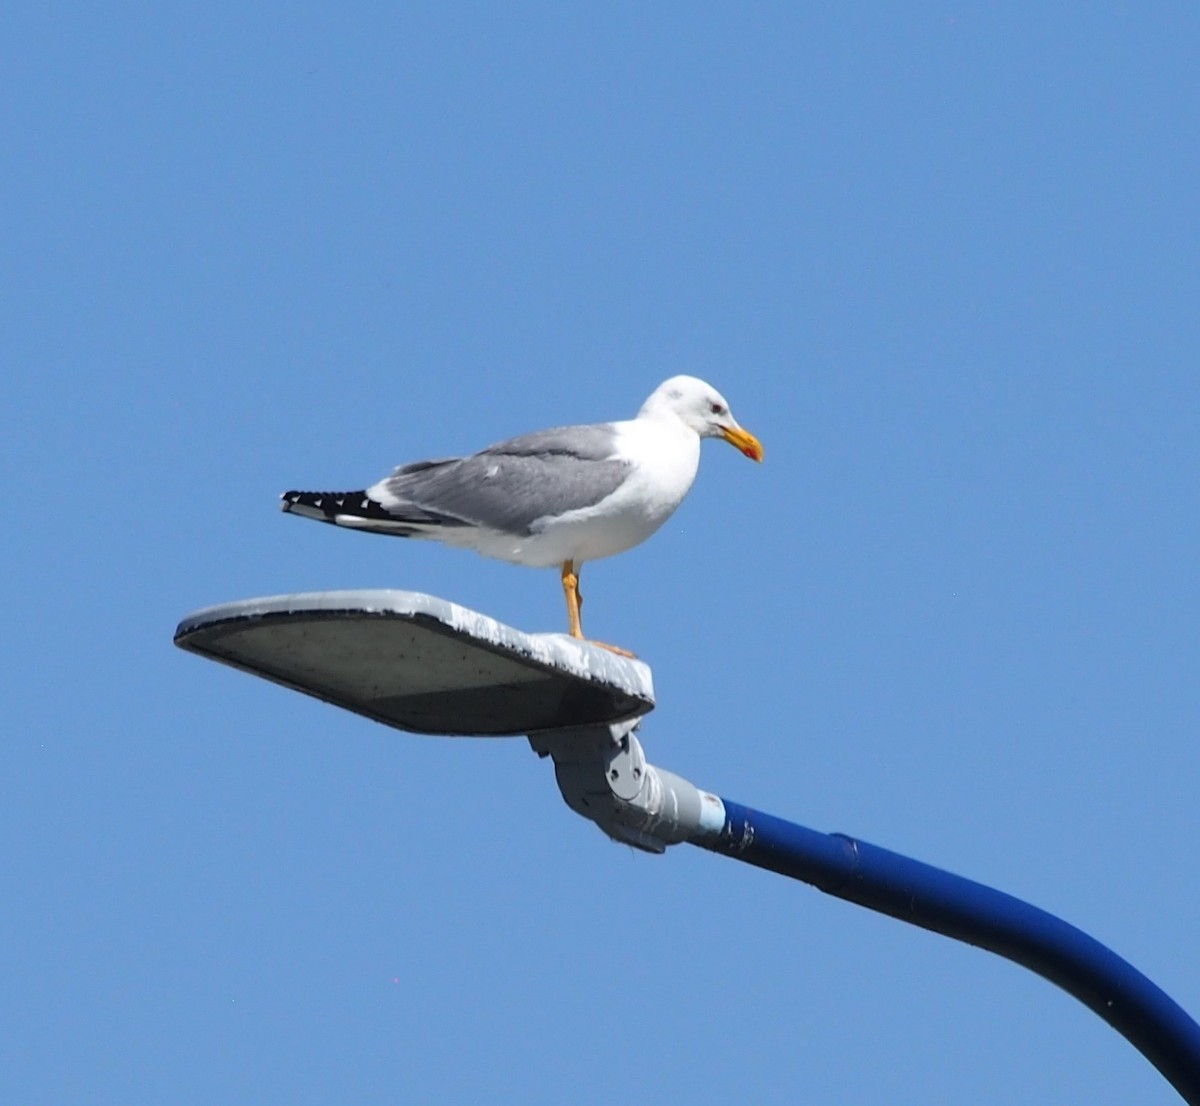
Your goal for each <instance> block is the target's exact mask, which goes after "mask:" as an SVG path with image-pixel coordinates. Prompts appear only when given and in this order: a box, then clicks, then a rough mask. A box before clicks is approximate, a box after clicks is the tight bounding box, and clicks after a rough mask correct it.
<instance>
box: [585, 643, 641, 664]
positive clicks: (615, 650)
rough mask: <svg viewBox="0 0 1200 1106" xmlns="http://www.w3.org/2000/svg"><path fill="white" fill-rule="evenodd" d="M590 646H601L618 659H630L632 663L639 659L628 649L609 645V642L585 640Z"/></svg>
mask: <svg viewBox="0 0 1200 1106" xmlns="http://www.w3.org/2000/svg"><path fill="white" fill-rule="evenodd" d="M584 641H586V642H587V643H588V644H589V645H599V646H600V648H601V649H607V650H608V651H609V652H610V653H616V654H617V656H618V657H628V658H629V659H630V660H631V661H635V660H637V659H638V655H637V654H636V653H631V652H630V651H629V650H628V649H622V648H621V647H620V646H619V645H609V644H608V642H607V641H592V639H591V638H584Z"/></svg>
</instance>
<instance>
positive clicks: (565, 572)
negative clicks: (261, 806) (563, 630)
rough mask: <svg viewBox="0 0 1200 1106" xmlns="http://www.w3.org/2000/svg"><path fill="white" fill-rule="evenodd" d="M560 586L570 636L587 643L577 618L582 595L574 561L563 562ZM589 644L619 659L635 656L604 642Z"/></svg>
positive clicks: (580, 608)
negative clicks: (563, 596) (569, 626)
mask: <svg viewBox="0 0 1200 1106" xmlns="http://www.w3.org/2000/svg"><path fill="white" fill-rule="evenodd" d="M562 586H563V594H564V595H565V596H566V597H567V618H568V620H569V621H570V623H571V636H572V637H577V638H580V639H582V640H584V641H589V640H590V639H588V638H584V636H583V621H582V619H581V618H580V617H579V612H580V611H582V610H583V595H582V594H581V592H580V591H579V570H578V569H577V568H576V567H575V562H574V561H563V566H562ZM591 644H592V645H599V646H600V648H601V649H607V650H608V651H609V652H610V653H616V654H617V656H619V657H636V656H637V654H636V653H631V652H630V651H629V650H628V649H622V648H621V647H620V646H619V645H609V644H608V642H606V641H592V642H591Z"/></svg>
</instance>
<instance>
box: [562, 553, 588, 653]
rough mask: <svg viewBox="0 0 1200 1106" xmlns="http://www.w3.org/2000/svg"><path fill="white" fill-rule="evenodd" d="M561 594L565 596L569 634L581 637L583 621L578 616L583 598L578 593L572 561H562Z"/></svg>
mask: <svg viewBox="0 0 1200 1106" xmlns="http://www.w3.org/2000/svg"><path fill="white" fill-rule="evenodd" d="M562 586H563V594H564V595H565V596H566V597H567V620H568V621H569V622H570V624H571V636H572V637H579V638H581V637H583V623H582V622H581V621H580V618H579V611H580V608H581V607H582V606H583V599H582V597H581V596H580V594H579V574H578V573H577V572H576V571H575V562H574V561H563V566H562Z"/></svg>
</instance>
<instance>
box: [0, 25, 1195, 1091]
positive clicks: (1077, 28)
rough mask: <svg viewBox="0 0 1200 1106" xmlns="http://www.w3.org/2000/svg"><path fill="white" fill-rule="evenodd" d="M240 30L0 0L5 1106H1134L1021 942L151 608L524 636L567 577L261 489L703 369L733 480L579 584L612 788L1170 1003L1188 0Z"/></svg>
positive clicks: (725, 470)
mask: <svg viewBox="0 0 1200 1106" xmlns="http://www.w3.org/2000/svg"><path fill="white" fill-rule="evenodd" d="M247 7H248V6H247V5H244V4H230V3H213V4H202V5H146V4H129V3H109V4H30V3H15V4H9V5H6V6H5V8H4V11H3V13H0V66H2V68H0V72H2V74H3V76H2V80H3V96H0V139H2V146H3V150H4V172H3V173H2V174H0V222H2V228H3V229H2V236H0V242H2V246H0V249H2V256H3V271H2V276H0V280H2V281H3V285H4V287H3V295H2V296H0V304H2V306H0V311H2V312H3V322H2V325H0V356H2V363H3V373H2V375H0V393H2V397H0V401H2V408H0V410H2V412H3V426H4V430H3V434H0V457H3V472H4V475H5V480H6V485H7V489H8V492H7V507H8V512H7V521H6V522H5V524H4V534H5V539H4V541H3V543H2V544H0V558H2V559H3V569H4V571H3V573H2V582H0V587H2V588H3V608H4V614H5V617H4V629H3V633H2V638H0V640H2V641H3V647H4V663H3V665H2V666H0V679H2V680H3V684H4V696H3V702H4V722H3V731H4V738H3V742H2V744H0V749H2V751H3V768H2V770H0V871H2V873H3V885H4V893H3V895H2V896H0V979H2V981H3V982H2V986H0V1098H2V1099H3V1101H5V1102H6V1103H14V1104H21V1106H33V1104H37V1106H43V1104H45V1106H62V1104H64V1103H87V1104H93V1103H95V1104H119V1106H133V1104H137V1106H140V1104H143V1103H145V1104H150V1103H153V1104H155V1106H157V1104H159V1103H181V1104H187V1106H192V1104H197V1106H199V1104H205V1106H207V1104H210V1103H215V1102H220V1103H232V1104H240V1103H245V1104H254V1106H275V1104H285V1103H286V1104H289V1106H291V1104H296V1103H301V1104H303V1103H314V1104H315V1103H321V1104H328V1103H353V1104H355V1106H361V1104H371V1103H397V1102H414V1103H415V1102H439V1103H454V1104H457V1103H464V1104H465V1103H476V1102H481V1101H499V1102H505V1103H508V1102H511V1103H521V1104H542V1103H545V1104H552V1103H555V1104H556V1103H561V1102H567V1101H569V1102H573V1103H579V1104H583V1106H589V1104H593V1103H607V1102H612V1101H635V1100H636V1101H639V1102H673V1101H686V1102H688V1103H691V1104H695V1106H705V1104H717V1103H720V1104H725V1103H728V1102H730V1101H753V1102H757V1103H763V1104H766V1106H774V1104H777V1103H779V1104H782V1103H789V1104H790V1103H795V1102H814V1103H847V1104H850V1103H853V1104H857V1103H867V1102H886V1103H890V1104H893V1106H895V1104H920V1106H926V1104H929V1103H963V1102H970V1103H973V1104H976V1106H990V1104H999V1103H1013V1102H1020V1103H1023V1104H1032V1103H1036V1104H1042V1103H1074V1102H1087V1103H1089V1104H1093V1106H1094V1104H1104V1103H1113V1104H1116V1103H1121V1104H1127V1103H1131V1102H1137V1103H1139V1104H1142V1106H1155V1104H1167V1103H1171V1102H1174V1101H1176V1099H1175V1096H1174V1094H1173V1092H1172V1091H1171V1090H1170V1089H1169V1087H1168V1086H1167V1084H1166V1083H1165V1082H1164V1081H1162V1079H1161V1078H1160V1077H1159V1076H1158V1075H1157V1073H1156V1072H1154V1071H1153V1069H1151V1068H1150V1066H1149V1065H1148V1064H1147V1063H1146V1062H1145V1061H1144V1060H1142V1058H1141V1057H1140V1056H1139V1055H1138V1054H1137V1053H1135V1052H1134V1051H1133V1050H1132V1048H1130V1047H1129V1046H1128V1045H1126V1044H1125V1043H1124V1041H1122V1040H1121V1039H1120V1038H1119V1037H1118V1036H1117V1035H1116V1034H1115V1033H1114V1032H1113V1031H1111V1030H1110V1029H1109V1028H1108V1027H1107V1026H1105V1025H1104V1024H1103V1023H1101V1022H1100V1021H1099V1020H1097V1019H1096V1018H1095V1017H1094V1016H1093V1015H1092V1014H1090V1013H1089V1012H1087V1011H1086V1010H1084V1009H1083V1007H1081V1006H1079V1005H1078V1004H1076V1003H1075V1002H1074V1001H1073V1000H1071V999H1069V998H1068V997H1067V996H1065V995H1064V994H1062V993H1060V992H1058V991H1056V990H1055V989H1054V988H1052V987H1051V986H1050V985H1049V984H1047V983H1044V982H1043V981H1041V980H1040V979H1037V978H1036V977H1033V976H1031V975H1028V974H1027V973H1025V972H1023V971H1022V970H1020V969H1018V968H1016V967H1014V966H1012V965H1009V964H1007V963H1006V962H1003V961H1000V960H997V959H995V958H993V957H990V956H988V955H986V954H984V953H981V952H978V951H976V950H974V949H970V948H967V947H965V946H960V945H955V944H953V943H951V942H949V941H947V940H945V939H942V938H938V937H934V936H932V935H929V934H926V933H924V932H921V931H918V930H913V929H910V928H908V927H905V926H903V925H901V924H900V923H898V922H895V921H892V920H890V919H887V918H882V917H879V916H876V915H872V914H870V913H868V912H866V911H863V910H861V909H858V908H856V907H852V906H849V905H847V904H844V903H841V902H838V901H836V900H832V899H828V898H825V897H823V896H822V895H820V894H819V893H818V892H816V891H813V890H811V889H809V888H806V887H803V886H802V885H800V884H795V883H789V882H787V881H785V880H782V879H780V878H777V877H773V876H769V875H767V874H765V873H762V872H758V871H755V870H752V869H750V868H747V867H745V866H742V865H737V864H734V863H731V862H729V861H725V860H722V859H719V858H716V857H712V856H709V855H707V854H704V853H702V852H700V851H699V850H694V849H689V848H687V847H683V848H679V849H676V850H674V851H672V852H671V853H669V854H668V855H667V856H665V857H662V858H653V857H648V856H643V855H640V854H634V853H632V852H631V851H630V850H628V849H625V848H622V847H619V846H616V845H613V844H611V843H609V842H608V841H606V840H605V839H603V838H602V837H601V836H600V834H599V833H598V832H596V830H595V829H594V828H592V827H591V826H589V825H588V824H587V823H585V822H583V821H581V820H580V819H578V818H577V817H575V816H574V815H573V814H571V812H570V811H569V810H568V809H567V808H566V807H565V806H564V805H563V804H562V801H561V799H560V798H559V796H558V794H557V791H556V789H555V786H554V783H553V778H552V774H551V771H550V768H549V766H548V765H547V764H546V763H544V762H541V761H538V760H537V759H536V758H535V757H534V756H533V755H532V753H531V752H530V751H529V749H528V747H527V745H526V744H525V743H524V742H523V741H521V740H513V741H492V742H487V741H477V740H461V741H448V740H436V739H429V738H415V737H407V736H405V735H402V734H398V733H395V732H393V731H390V730H387V729H385V728H383V727H381V726H375V725H372V724H370V723H367V722H365V721H363V720H361V719H358V718H356V717H354V716H351V715H346V714H342V713H340V712H338V711H336V710H334V709H332V708H329V707H326V706H324V705H322V704H319V703H316V702H313V701H311V700H308V699H305V698H303V697H301V696H298V695H294V694H291V693H288V692H285V691H283V690H281V689H279V688H276V687H273V686H271V685H268V684H266V683H263V682H261V681H257V680H254V679H251V678H250V677H248V676H245V675H242V674H239V673H236V672H233V671H231V670H228V669H224V668H221V667H219V666H217V665H213V664H208V663H205V662H203V661H201V660H199V659H197V658H195V657H192V656H188V655H185V654H183V653H181V652H179V651H178V650H176V649H174V648H173V647H172V645H171V635H172V632H173V630H174V627H175V624H176V622H177V621H178V620H179V619H180V618H181V617H182V616H183V615H185V614H187V613H188V612H190V611H192V610H194V609H196V608H198V607H201V606H206V605H208V604H212V603H219V602H224V601H228V600H234V599H241V598H247V597H252V596H257V595H271V594H277V593H281V592H291V591H307V590H319V589H328V588H341V587H399V588H408V589H412V590H416V591H425V592H431V593H434V594H436V595H440V596H444V597H447V598H451V599H454V600H457V601H459V602H461V603H464V604H466V605H468V606H471V607H475V608H477V609H480V610H484V611H487V612H488V613H490V614H493V615H494V616H496V617H498V618H500V619H501V620H503V621H506V622H508V623H510V624H512V625H514V626H518V627H520V628H523V629H528V630H544V629H561V628H563V626H564V611H563V609H562V599H561V593H560V590H559V585H558V581H557V579H556V578H555V576H554V574H553V573H552V572H538V571H533V570H529V569H521V568H516V567H512V566H508V565H504V564H500V563H492V562H487V561H484V560H483V559H481V558H478V557H475V556H473V555H471V554H469V553H465V552H455V551H448V550H443V549H440V548H438V547H433V546H418V545H406V544H402V543H400V542H395V541H384V540H382V539H378V538H374V537H368V536H362V535H357V534H352V533H344V532H338V531H335V530H333V529H331V528H327V527H321V526H316V525H313V524H311V523H307V522H303V521H299V520H296V519H292V518H288V517H285V516H283V515H281V514H280V513H279V511H278V509H277V496H278V494H279V493H280V492H281V491H283V490H284V489H286V488H289V487H297V486H299V487H304V486H337V485H344V486H362V484H363V483H364V482H369V481H371V480H374V479H375V478H377V477H379V476H380V475H382V474H383V473H384V472H386V471H387V470H388V468H389V467H390V466H391V465H393V464H396V463H399V462H401V461H404V460H411V459H417V458H421V457H426V456H430V455H443V454H447V453H455V452H462V451H469V450H472V449H474V448H478V447H481V446H483V445H486V444H488V443H490V442H493V441H496V440H497V439H500V438H503V437H507V436H509V435H511V434H514V433H517V432H520V431H523V430H527V429H533V428H536V427H540V426H546V425H557V424H562V423H570V422H577V421H591V420H598V419H603V418H609V417H624V416H626V415H629V414H632V413H633V412H634V411H635V410H636V409H637V407H638V406H639V405H640V403H641V401H642V400H643V398H644V397H645V396H646V395H647V394H648V393H649V392H650V391H651V390H652V388H653V387H654V386H655V385H656V384H657V383H659V381H660V380H662V379H663V378H664V377H666V376H668V375H671V374H673V373H676V372H691V373H694V374H696V375H699V376H702V377H705V378H707V379H709V380H711V381H712V382H713V383H714V384H715V385H717V386H718V387H719V388H720V389H721V390H722V391H724V392H725V394H726V395H727V396H729V398H730V400H731V401H732V403H733V407H734V410H735V412H736V413H737V414H738V416H739V417H740V419H741V421H742V422H743V423H744V424H745V425H746V426H747V427H749V428H750V429H751V430H753V431H754V432H755V433H756V434H758V435H759V436H760V437H761V439H762V440H763V442H764V444H765V446H766V463H765V464H763V465H762V466H756V465H752V464H749V463H747V462H746V461H745V460H744V459H743V458H741V457H740V456H739V455H738V454H737V453H736V452H735V451H733V450H731V449H729V448H727V447H725V446H724V445H722V444H720V443H717V444H712V443H710V444H709V445H707V446H706V449H705V455H704V459H703V463H702V466H701V473H700V478H699V480H698V482H697V485H696V487H695V489H694V490H693V492H692V495H691V497H690V498H689V500H688V501H687V502H686V503H685V504H684V506H683V508H682V509H681V510H680V512H679V513H678V515H677V516H676V517H675V518H674V519H673V520H672V522H671V523H670V524H669V525H668V526H667V527H666V528H665V529H664V530H663V531H662V532H661V533H660V534H658V535H657V536H656V537H655V538H654V539H653V540H652V541H651V542H650V543H648V544H646V545H645V546H642V547H641V548H639V549H637V550H636V551H634V552H631V553H629V554H627V555H625V556H622V557H619V558H616V559H614V560H612V561H608V562H599V563H596V564H593V565H590V566H589V567H588V568H587V569H586V570H585V574H584V584H585V589H584V590H585V593H586V595H587V598H588V607H587V625H588V629H589V631H590V632H591V633H593V634H594V635H595V636H597V637H600V638H604V639H607V640H612V641H618V642H621V643H623V644H626V645H628V646H630V647H632V648H634V649H636V650H637V651H638V653H639V654H641V655H642V656H643V657H644V658H645V659H646V660H647V661H648V662H649V663H650V664H651V665H652V666H653V669H654V676H655V682H656V686H657V690H658V696H659V707H658V710H657V711H656V712H655V713H654V715H652V716H651V718H650V719H649V720H648V722H647V724H646V726H645V727H644V733H643V737H644V741H645V744H646V746H647V748H648V750H649V752H650V755H651V757H652V758H653V759H654V760H655V761H656V762H657V763H660V764H662V765H664V766H666V767H670V768H672V769H673V770H675V771H677V772H680V773H682V774H684V775H686V776H688V777H689V778H691V779H693V780H694V781H696V782H697V783H698V784H700V785H702V786H704V787H707V788H709V789H711V790H714V791H717V792H719V793H721V794H724V795H727V796H729V797H730V798H734V799H738V800H740V801H743V802H747V803H750V804H752V805H755V806H758V807H761V808H763V809H766V810H769V811H772V812H773V813H776V814H780V815H782V816H785V817H790V818H792V819H794V820H797V821H800V822H803V823H805V824H807V825H811V826H813V827H815V828H819V829H824V830H839V831H844V832H847V833H852V834H855V835H857V836H860V837H863V838H865V839H867V840H869V841H873V842H875V843H877V844H881V845H886V846H888V847H890V848H893V849H896V850H898V851H901V852H905V853H909V854H911V855H914V856H917V857H919V858H921V859H924V860H927V861H930V862H932V863H935V864H939V865H942V866H944V867H948V868H950V869H952V870H954V871H958V872H961V873H963V874H966V875H970V876H972V877H974V878H976V879H979V880H982V881H984V882H988V883H992V884H994V885H997V886H999V887H1001V888H1004V889H1005V890H1008V891H1011V892H1013V893H1015V894H1018V895H1020V896H1022V897H1025V898H1028V899H1030V900H1032V901H1033V902H1035V903H1037V904H1039V905H1041V906H1044V907H1046V908H1047V909H1050V910H1052V911H1054V912H1056V913H1058V914H1060V915H1061V916H1063V917H1065V918H1067V919H1068V920H1070V921H1072V922H1074V923H1076V924H1078V925H1080V926H1082V927H1083V928H1085V929H1087V930H1088V931H1090V932H1091V933H1093V934H1094V935H1095V936H1096V937H1098V938H1099V939H1101V940H1103V941H1105V942H1106V943H1108V944H1110V945H1111V946H1112V947H1113V948H1115V949H1116V950H1117V951H1118V952H1120V953H1121V954H1122V955H1124V956H1126V957H1127V958H1129V959H1130V960H1131V961H1132V962H1133V963H1134V964H1136V965H1137V966H1138V967H1140V968H1141V969H1142V970H1143V971H1145V972H1146V973H1147V974H1149V975H1150V976H1151V977H1152V978H1153V979H1155V980H1156V981H1157V982H1159V983H1160V984H1162V985H1163V986H1164V987H1165V988H1166V989H1167V990H1168V991H1169V992H1171V993H1172V994H1173V995H1174V996H1175V997H1176V998H1177V999H1178V1000H1179V1001H1181V1002H1182V1003H1183V1004H1184V1005H1185V1006H1186V1007H1188V1008H1189V1009H1190V1010H1192V1011H1193V1012H1200V955H1198V954H1197V934H1198V933H1200V892H1198V886H1200V863H1198V862H1197V851H1196V848H1195V845H1196V841H1197V839H1198V838H1200V803H1197V799H1196V796H1197V790H1198V785H1200V681H1198V680H1197V668H1198V665H1200V603H1198V599H1200V596H1198V593H1197V585H1196V580H1197V572H1198V566H1200V523H1198V519H1200V502H1198V498H1200V497H1198V494H1197V471H1198V463H1200V435H1198V433H1197V427H1198V414H1200V403H1198V400H1200V382H1198V373H1197V364H1198V359H1200V311H1198V309H1197V304H1198V303H1200V264H1198V257H1200V235H1198V229H1200V226H1198V224H1200V214H1198V212H1200V205H1198V203H1197V197H1198V196H1200V155H1198V152H1197V144H1196V126H1197V116H1198V110H1200V69H1198V67H1197V64H1196V56H1197V50H1198V49H1200V13H1198V12H1197V9H1196V7H1195V6H1194V5H1192V4H1184V3H1174V4H1171V3H1163V4H1148V5H1147V4H1107V5H1083V4H1067V5H1046V4H1032V3H1028V4H1020V3H1017V4H1004V5H1000V4H990V3H950V2H938V3H931V4H922V5H918V4H869V5H847V4H841V3H829V4H740V5H734V4H728V5H715V4H707V5H699V4H682V3H680V4H654V5H647V4H621V3H613V4H603V5H588V6H584V5H566V4H553V3H546V4H528V3H520V4H488V5H473V4H418V5H391V4H351V5H332V4H329V5H314V4H308V3H299V4H298V3H289V4H262V5H251V6H249V7H250V9H251V10H247Z"/></svg>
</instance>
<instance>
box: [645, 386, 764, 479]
mask: <svg viewBox="0 0 1200 1106" xmlns="http://www.w3.org/2000/svg"><path fill="white" fill-rule="evenodd" d="M663 416H667V417H670V416H674V417H675V418H677V419H679V421H680V422H682V423H683V424H684V425H685V426H687V427H689V428H690V429H692V430H694V431H695V432H696V433H697V434H699V435H700V437H702V438H724V439H725V440H726V441H727V442H728V443H729V444H730V445H732V446H735V447H736V448H737V449H740V450H741V451H742V452H743V453H744V454H745V455H746V456H747V457H749V458H750V459H751V460H754V461H761V460H762V459H763V448H762V445H761V444H760V442H759V440H758V439H757V438H756V437H755V436H754V435H753V434H751V433H750V431H748V430H743V429H742V428H741V427H740V426H739V425H738V422H737V419H735V418H734V417H733V413H732V412H731V411H730V410H729V403H728V402H727V401H726V399H725V397H724V396H723V395H721V393H720V392H718V391H717V390H716V388H714V387H713V386H712V385H711V384H705V383H704V381H703V380H698V379H696V377H694V376H673V377H671V379H670V380H665V381H663V383H662V384H660V385H659V386H658V387H657V388H655V389H654V392H653V393H652V394H651V396H650V398H649V399H648V400H646V402H645V403H643V404H642V409H641V410H640V411H639V412H638V417H639V418H662V417H663Z"/></svg>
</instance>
